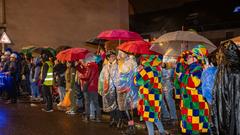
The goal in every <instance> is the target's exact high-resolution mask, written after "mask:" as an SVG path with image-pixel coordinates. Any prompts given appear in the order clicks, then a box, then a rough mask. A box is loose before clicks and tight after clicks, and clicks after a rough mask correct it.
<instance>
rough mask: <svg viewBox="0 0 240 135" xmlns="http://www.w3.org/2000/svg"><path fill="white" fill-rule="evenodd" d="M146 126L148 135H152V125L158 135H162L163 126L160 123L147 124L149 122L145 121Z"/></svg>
mask: <svg viewBox="0 0 240 135" xmlns="http://www.w3.org/2000/svg"><path fill="white" fill-rule="evenodd" d="M145 123H146V125H147V129H148V135H154V125H153V124H155V125H156V126H157V128H158V131H159V133H160V134H164V132H165V130H164V128H163V124H162V122H161V121H160V120H159V121H157V122H154V123H153V122H149V121H145Z"/></svg>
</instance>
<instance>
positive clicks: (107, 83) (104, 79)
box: [98, 51, 119, 127]
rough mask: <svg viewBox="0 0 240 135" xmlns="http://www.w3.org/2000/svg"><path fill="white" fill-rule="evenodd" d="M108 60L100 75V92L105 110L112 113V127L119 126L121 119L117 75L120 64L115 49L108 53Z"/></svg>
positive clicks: (110, 124)
mask: <svg viewBox="0 0 240 135" xmlns="http://www.w3.org/2000/svg"><path fill="white" fill-rule="evenodd" d="M106 59H107V62H106V64H105V65H104V66H103V69H102V71H101V73H100V76H99V81H98V93H99V94H100V95H101V96H102V100H103V111H104V112H109V113H110V119H111V121H110V123H109V126H110V127H115V126H117V122H118V120H119V110H118V104H117V92H116V86H117V75H118V65H117V57H116V52H115V51H108V52H107V53H106Z"/></svg>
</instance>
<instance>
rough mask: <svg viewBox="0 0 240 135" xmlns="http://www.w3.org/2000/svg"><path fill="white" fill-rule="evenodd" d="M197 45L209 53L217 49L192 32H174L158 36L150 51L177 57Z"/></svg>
mask: <svg viewBox="0 0 240 135" xmlns="http://www.w3.org/2000/svg"><path fill="white" fill-rule="evenodd" d="M197 44H203V45H205V46H206V47H207V49H208V51H209V52H212V51H214V50H215V49H216V48H217V47H216V46H215V45H214V44H213V43H212V42H211V41H209V40H208V39H207V38H205V37H203V36H201V35H199V34H197V33H196V32H192V31H175V32H169V33H166V34H164V35H162V36H160V37H159V38H158V39H157V40H156V41H154V43H153V45H152V46H151V47H150V50H152V51H155V52H158V53H161V54H163V55H167V56H178V55H180V53H181V52H182V51H184V50H190V49H192V48H193V47H194V46H195V45H197Z"/></svg>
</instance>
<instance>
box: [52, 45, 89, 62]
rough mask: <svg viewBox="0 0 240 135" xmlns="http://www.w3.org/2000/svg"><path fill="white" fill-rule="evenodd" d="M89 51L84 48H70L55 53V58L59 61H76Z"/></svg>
mask: <svg viewBox="0 0 240 135" xmlns="http://www.w3.org/2000/svg"><path fill="white" fill-rule="evenodd" d="M88 52H89V51H88V50H87V49H85V48H70V49H67V50H64V51H61V52H59V53H58V54H57V56H56V57H57V59H58V60H60V61H71V62H72V61H76V60H79V59H84V58H85V56H86V55H87V53H88Z"/></svg>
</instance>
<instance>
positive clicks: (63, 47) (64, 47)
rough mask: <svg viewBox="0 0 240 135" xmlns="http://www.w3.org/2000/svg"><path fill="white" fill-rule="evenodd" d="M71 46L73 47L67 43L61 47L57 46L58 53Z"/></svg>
mask: <svg viewBox="0 0 240 135" xmlns="http://www.w3.org/2000/svg"><path fill="white" fill-rule="evenodd" d="M69 48H71V46H67V45H63V46H59V47H57V48H56V53H59V52H61V51H63V50H67V49H69Z"/></svg>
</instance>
